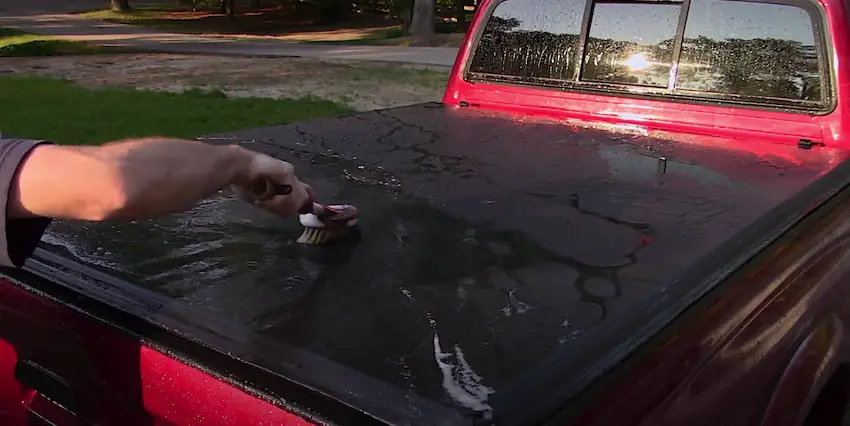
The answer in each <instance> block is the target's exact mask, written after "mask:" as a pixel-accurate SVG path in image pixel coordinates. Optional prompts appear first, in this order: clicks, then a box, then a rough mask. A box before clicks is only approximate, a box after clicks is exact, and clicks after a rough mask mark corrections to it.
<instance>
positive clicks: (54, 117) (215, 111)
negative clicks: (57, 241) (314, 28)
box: [0, 75, 351, 144]
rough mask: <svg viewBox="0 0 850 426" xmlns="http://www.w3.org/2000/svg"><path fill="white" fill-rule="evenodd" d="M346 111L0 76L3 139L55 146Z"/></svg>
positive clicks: (306, 103)
mask: <svg viewBox="0 0 850 426" xmlns="http://www.w3.org/2000/svg"><path fill="white" fill-rule="evenodd" d="M349 112H351V110H350V109H349V108H348V107H346V106H344V105H342V104H339V103H335V102H331V101H326V100H318V99H309V98H304V99H286V100H274V99H258V98H237V99H228V98H227V97H226V96H224V94H222V93H221V92H216V91H201V90H190V91H187V92H184V93H179V94H178V93H165V92H153V91H140V90H134V89H129V88H120V87H106V88H97V89H90V88H84V87H82V86H79V85H77V84H75V83H73V82H69V81H65V80H59V79H54V78H48V77H37V76H13V75H6V76H0V132H2V134H3V136H4V137H18V138H30V139H47V140H51V141H54V142H57V143H63V144H95V143H103V142H107V141H111V140H116V139H121V138H127V137H144V136H153V135H159V136H172V137H182V138H191V137H197V136H201V135H204V134H210V133H218V132H227V131H234V130H239V129H245V128H251V127H260V126H270V125H277V124H283V123H288V122H293V121H300V120H307V119H311V118H317V117H327V116H338V115H343V114H347V113H349Z"/></svg>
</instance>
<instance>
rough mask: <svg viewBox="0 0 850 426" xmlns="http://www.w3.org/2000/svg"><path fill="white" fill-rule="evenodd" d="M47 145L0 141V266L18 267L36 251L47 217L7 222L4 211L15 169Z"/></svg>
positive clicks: (37, 142)
mask: <svg viewBox="0 0 850 426" xmlns="http://www.w3.org/2000/svg"><path fill="white" fill-rule="evenodd" d="M43 143H49V142H46V141H34V140H24V139H0V226H2V228H0V266H14V267H19V266H21V265H23V264H24V261H25V260H26V259H27V258H28V257H30V256H31V255H32V253H33V251H35V248H36V246H37V245H38V242H39V241H40V240H41V236H42V235H43V234H44V231H45V230H47V227H48V225H50V221H51V220H50V219H48V218H27V219H9V218H8V217H7V215H6V209H7V206H8V202H9V194H10V193H11V191H10V188H11V186H12V182H13V181H14V180H15V177H16V176H17V173H18V167H19V166H20V165H21V163H22V162H23V161H24V159H25V158H26V157H27V155H29V153H30V152H31V151H32V149H33V148H35V147H36V146H37V145H40V144H43Z"/></svg>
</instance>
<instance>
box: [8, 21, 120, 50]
mask: <svg viewBox="0 0 850 426" xmlns="http://www.w3.org/2000/svg"><path fill="white" fill-rule="evenodd" d="M105 52H111V53H114V52H116V49H110V48H105V47H99V46H93V45H90V44H86V43H83V42H79V41H71V40H62V39H58V38H55V37H50V36H43V35H38V34H29V33H26V32H23V31H18V30H16V29H12V28H3V27H0V57H21V56H58V55H86V54H95V53H105Z"/></svg>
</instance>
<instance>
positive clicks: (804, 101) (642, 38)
mask: <svg viewBox="0 0 850 426" xmlns="http://www.w3.org/2000/svg"><path fill="white" fill-rule="evenodd" d="M588 1H592V2H593V3H592V4H591V5H588V4H587V3H586V1H585V0H560V1H559V0H505V1H503V2H501V3H499V4H498V5H497V6H496V7H495V8H494V10H493V12H492V16H491V17H490V18H489V20H488V22H487V25H486V26H485V29H484V31H483V32H482V34H481V38H480V43H479V45H478V47H477V49H476V51H475V52H474V55H473V58H472V61H471V63H470V66H469V68H468V71H469V73H470V74H469V75H468V77H470V78H472V79H484V80H491V81H507V82H519V83H525V84H539V85H547V86H559V87H579V88H581V87H584V88H591V89H594V90H599V89H604V90H614V91H622V90H627V91H629V92H634V91H635V89H636V88H637V89H640V88H643V90H640V91H641V92H643V94H645V95H662V96H670V95H672V96H686V97H694V96H697V97H706V98H714V99H716V100H719V101H723V100H728V101H734V102H742V101H743V102H745V103H747V102H752V103H757V104H767V105H780V106H786V105H800V106H803V107H805V108H806V109H821V108H823V107H824V106H825V101H826V100H827V96H826V91H825V90H824V87H823V86H824V84H823V82H824V81H827V80H826V69H825V67H823V66H822V63H823V61H822V60H819V56H820V55H819V50H818V47H817V46H818V44H817V42H816V40H818V31H819V29H818V28H817V27H816V25H815V22H816V21H815V20H814V19H813V18H817V19H819V17H817V16H816V14H814V13H812V10H809V9H808V8H803V7H801V6H799V5H795V4H791V3H787V4H786V3H776V2H772V3H757V2H747V1H734V0H692V1H690V2H689V4H688V5H685V3H683V2H677V1H652V2H623V1H619V2H618V1H599V0H596V1H594V0H588ZM588 6H592V7H588ZM686 8H687V12H686V13H687V19H683V18H684V16H683V15H682V14H683V13H685V10H686ZM585 14H588V16H585Z"/></svg>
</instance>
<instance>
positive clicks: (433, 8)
mask: <svg viewBox="0 0 850 426" xmlns="http://www.w3.org/2000/svg"><path fill="white" fill-rule="evenodd" d="M436 17H437V2H436V1H435V0H414V2H413V18H412V19H411V20H410V35H412V36H413V37H415V38H417V39H420V40H425V41H427V40H431V39H432V38H433V37H434V23H435V21H436Z"/></svg>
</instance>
